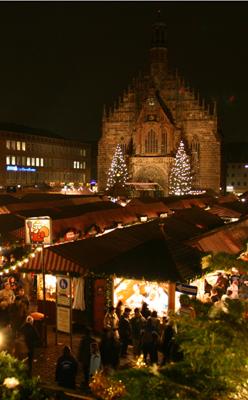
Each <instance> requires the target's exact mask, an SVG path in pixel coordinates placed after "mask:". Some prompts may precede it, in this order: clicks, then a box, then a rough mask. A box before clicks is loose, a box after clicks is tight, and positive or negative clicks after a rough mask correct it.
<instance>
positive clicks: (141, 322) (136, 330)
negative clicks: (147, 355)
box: [130, 307, 146, 356]
mask: <svg viewBox="0 0 248 400" xmlns="http://www.w3.org/2000/svg"><path fill="white" fill-rule="evenodd" d="M130 324H131V330H132V342H133V352H134V355H135V356H139V355H140V354H141V335H142V332H143V330H144V328H145V324H146V320H145V318H144V317H143V316H142V315H141V312H140V309H139V308H138V307H136V308H135V309H134V316H133V317H132V318H131V320H130Z"/></svg>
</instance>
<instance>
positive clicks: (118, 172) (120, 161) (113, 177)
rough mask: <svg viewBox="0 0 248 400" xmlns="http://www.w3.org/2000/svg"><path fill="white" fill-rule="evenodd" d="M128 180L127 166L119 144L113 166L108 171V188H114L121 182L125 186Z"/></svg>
mask: <svg viewBox="0 0 248 400" xmlns="http://www.w3.org/2000/svg"><path fill="white" fill-rule="evenodd" d="M127 180H128V172H127V166H126V163H125V160H124V156H123V153H122V150H121V146H120V145H119V144H118V145H117V147H116V150H115V154H114V156H113V159H112V163H111V166H110V168H109V171H108V179H107V186H106V190H109V189H111V188H113V187H114V186H115V185H116V184H120V185H121V186H123V187H124V186H125V183H126V181H127Z"/></svg>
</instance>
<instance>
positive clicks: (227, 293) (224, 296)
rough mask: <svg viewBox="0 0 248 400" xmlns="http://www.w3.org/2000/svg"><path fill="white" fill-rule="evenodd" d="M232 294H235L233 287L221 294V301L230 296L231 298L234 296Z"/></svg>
mask: <svg viewBox="0 0 248 400" xmlns="http://www.w3.org/2000/svg"><path fill="white" fill-rule="evenodd" d="M232 294H233V292H232V290H231V289H227V291H226V294H223V295H222V296H221V301H222V302H224V301H225V300H226V299H228V298H229V299H231V298H232Z"/></svg>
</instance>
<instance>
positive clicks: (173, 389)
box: [92, 299, 248, 400]
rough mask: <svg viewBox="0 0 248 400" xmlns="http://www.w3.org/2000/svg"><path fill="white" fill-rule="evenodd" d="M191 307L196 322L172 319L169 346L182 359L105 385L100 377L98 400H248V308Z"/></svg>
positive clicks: (230, 304)
mask: <svg viewBox="0 0 248 400" xmlns="http://www.w3.org/2000/svg"><path fill="white" fill-rule="evenodd" d="M198 303H199V304H198ZM192 305H193V306H194V308H195V310H196V318H194V319H192V318H189V317H187V316H177V315H175V316H174V317H173V316H171V318H172V320H173V321H174V324H175V325H174V326H176V327H177V330H176V332H177V333H176V335H175V343H174V345H173V347H174V349H176V351H177V352H179V353H180V354H181V357H180V359H179V358H178V357H174V361H172V362H167V364H166V365H165V366H164V367H158V366H157V365H153V366H151V367H144V366H143V365H141V367H139V366H136V368H130V369H123V370H120V371H117V372H115V373H114V374H112V375H111V381H110V382H107V384H106V382H104V381H103V379H102V377H98V380H99V381H100V384H99V382H97V381H95V382H94V385H95V386H97V388H98V389H99V387H100V389H101V391H100V393H99V391H98V396H97V398H100V399H103V400H115V399H118V398H119V399H121V400H140V399H142V400H178V399H180V400H248V387H247V381H248V368H247V359H248V321H247V318H246V317H245V314H246V313H245V311H246V308H247V303H246V302H241V301H240V300H230V299H227V300H226V301H225V303H224V304H223V305H222V306H221V307H220V306H219V307H218V306H216V305H211V304H208V303H201V302H200V301H199V300H192ZM177 354H178V353H177ZM175 355H176V354H175ZM172 359H173V358H172ZM100 378H101V379H100ZM114 379H115V383H114ZM94 385H93V388H92V389H94ZM103 389H104V390H103ZM93 392H94V390H93Z"/></svg>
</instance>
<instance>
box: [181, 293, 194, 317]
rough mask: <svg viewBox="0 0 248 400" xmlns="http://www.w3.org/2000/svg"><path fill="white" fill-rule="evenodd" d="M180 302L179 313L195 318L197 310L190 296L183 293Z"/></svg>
mask: <svg viewBox="0 0 248 400" xmlns="http://www.w3.org/2000/svg"><path fill="white" fill-rule="evenodd" d="M179 302H180V308H179V315H181V316H187V317H191V318H195V310H194V308H193V307H192V306H191V304H190V297H189V296H188V295H187V294H181V295H180V297H179Z"/></svg>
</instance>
